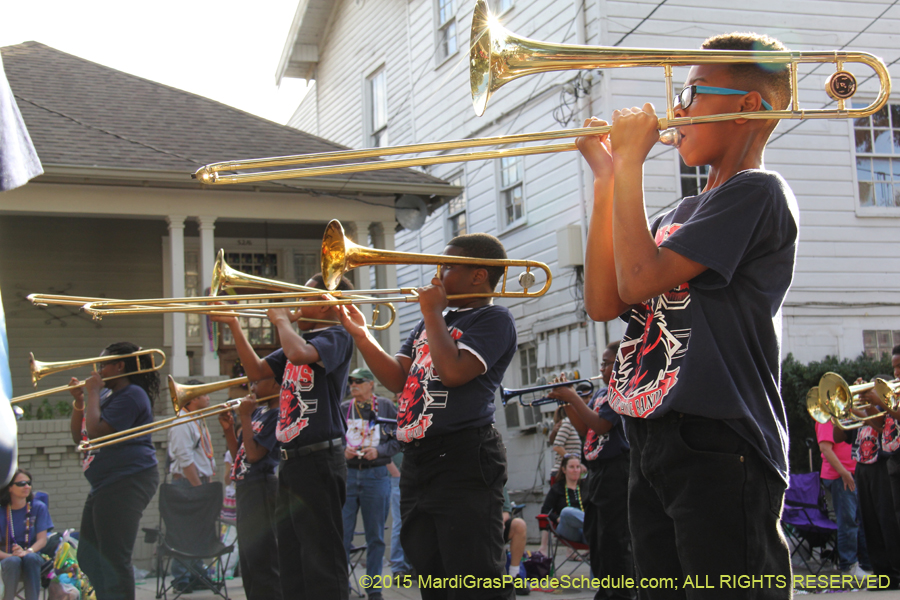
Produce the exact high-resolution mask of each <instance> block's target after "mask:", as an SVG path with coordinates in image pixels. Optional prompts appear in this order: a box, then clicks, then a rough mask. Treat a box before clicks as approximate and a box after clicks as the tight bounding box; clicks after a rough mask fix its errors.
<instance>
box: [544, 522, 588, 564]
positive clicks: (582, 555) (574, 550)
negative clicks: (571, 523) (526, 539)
mask: <svg viewBox="0 0 900 600" xmlns="http://www.w3.org/2000/svg"><path fill="white" fill-rule="evenodd" d="M535 518H536V519H537V520H538V525H539V526H540V528H541V529H549V530H550V535H551V536H552V537H553V539H552V540H550V544H549V548H550V565H551V566H550V575H551V576H555V575H558V574H559V572H560V571H561V570H562V568H563V566H564V565H565V564H566V563H572V564H573V567H572V570H571V571H569V575H572V574H573V573H574V572H575V570H576V569H577V568H578V567H579V566H580V564H581V563H584V564H590V559H589V556H588V553H589V552H590V547H589V546H588V545H587V544H582V543H581V542H576V541H573V540H570V539H566V538H564V537H563V536H561V535H559V533H557V531H556V524H555V523H554V522H553V521H552V520H551V519H550V517H549V516H548V515H537V516H536V517H535ZM560 546H562V547H563V550H564V552H565V554H566V556H565V559H563V561H562V562H561V563H559V564H558V565H557V564H556V560H557V558H559V557H560V553H559V550H560Z"/></svg>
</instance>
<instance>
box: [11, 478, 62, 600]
mask: <svg viewBox="0 0 900 600" xmlns="http://www.w3.org/2000/svg"><path fill="white" fill-rule="evenodd" d="M0 508H2V509H3V510H2V512H3V516H2V517H0V524H2V527H0V535H2V536H3V542H2V544H0V545H2V550H0V570H2V571H3V585H4V587H5V589H4V591H3V600H13V599H14V598H15V597H16V589H17V588H18V587H19V579H20V578H23V579H24V582H25V600H38V595H39V593H40V591H41V565H43V564H44V557H42V556H41V555H40V554H39V552H40V551H41V549H42V548H43V547H44V546H45V545H46V544H47V530H49V529H50V528H52V527H53V521H51V520H50V511H49V510H47V505H46V504H44V503H43V502H41V501H40V500H35V499H34V492H33V491H32V486H31V474H30V473H29V472H28V471H25V470H23V469H16V474H15V475H13V478H12V482H11V483H10V484H9V485H8V486H6V487H5V488H3V490H2V491H0Z"/></svg>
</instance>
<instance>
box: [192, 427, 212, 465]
mask: <svg viewBox="0 0 900 600" xmlns="http://www.w3.org/2000/svg"><path fill="white" fill-rule="evenodd" d="M202 420H203V419H198V420H196V421H194V424H195V425H197V431H198V432H199V433H200V447H202V448H203V453H204V454H205V455H206V458H208V459H210V460H212V457H213V447H212V438H211V437H210V435H209V429H208V428H207V427H206V423H203V425H201V424H200V423H201V421H202ZM204 433H205V434H206V435H204Z"/></svg>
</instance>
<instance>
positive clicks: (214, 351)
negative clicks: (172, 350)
mask: <svg viewBox="0 0 900 600" xmlns="http://www.w3.org/2000/svg"><path fill="white" fill-rule="evenodd" d="M197 223H198V224H199V226H200V281H201V282H203V285H202V286H201V288H200V290H201V293H205V290H206V286H207V285H209V281H210V280H211V279H212V272H213V265H214V264H215V262H216V243H215V230H216V218H215V217H212V216H200V217H197ZM207 295H208V294H207ZM203 325H204V326H203V330H202V331H201V332H200V337H201V338H202V339H203V355H202V363H201V372H202V373H203V376H204V377H211V376H215V375H219V374H220V373H219V355H218V348H214V347H213V346H212V343H213V340H212V339H210V335H209V333H210V331H211V329H210V327H209V326H210V321H209V317H207V316H204V317H203Z"/></svg>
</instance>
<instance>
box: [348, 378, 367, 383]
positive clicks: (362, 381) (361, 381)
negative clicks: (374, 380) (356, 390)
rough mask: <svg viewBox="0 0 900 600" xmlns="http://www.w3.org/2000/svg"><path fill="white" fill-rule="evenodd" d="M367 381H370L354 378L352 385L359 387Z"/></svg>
mask: <svg viewBox="0 0 900 600" xmlns="http://www.w3.org/2000/svg"><path fill="white" fill-rule="evenodd" d="M367 381H368V379H354V378H353V377H351V378H350V383H353V384H356V385H359V384H361V383H366V382H367Z"/></svg>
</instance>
